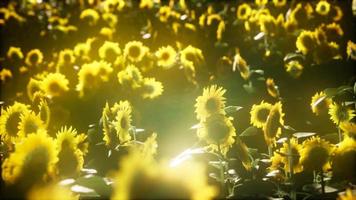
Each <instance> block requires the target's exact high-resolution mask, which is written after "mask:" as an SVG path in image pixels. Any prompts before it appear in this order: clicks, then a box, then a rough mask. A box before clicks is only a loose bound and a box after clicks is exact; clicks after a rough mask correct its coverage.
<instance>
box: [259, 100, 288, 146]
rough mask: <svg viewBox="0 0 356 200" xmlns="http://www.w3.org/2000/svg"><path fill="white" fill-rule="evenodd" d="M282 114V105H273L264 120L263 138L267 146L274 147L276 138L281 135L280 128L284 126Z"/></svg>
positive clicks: (279, 103)
mask: <svg viewBox="0 0 356 200" xmlns="http://www.w3.org/2000/svg"><path fill="white" fill-rule="evenodd" d="M283 117H284V113H283V111H282V103H281V102H278V103H275V104H274V105H273V106H272V108H271V110H270V112H269V114H268V117H267V120H266V123H265V124H264V126H263V133H264V138H265V141H266V143H267V145H268V146H271V145H274V144H275V141H276V138H278V137H279V135H280V134H281V132H282V130H281V126H283V125H284V120H283Z"/></svg>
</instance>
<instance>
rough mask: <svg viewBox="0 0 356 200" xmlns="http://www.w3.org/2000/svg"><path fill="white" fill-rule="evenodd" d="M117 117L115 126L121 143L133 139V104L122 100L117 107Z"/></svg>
mask: <svg viewBox="0 0 356 200" xmlns="http://www.w3.org/2000/svg"><path fill="white" fill-rule="evenodd" d="M115 110H116V117H115V121H114V126H115V129H116V134H117V135H118V137H119V141H120V143H121V144H123V143H125V142H128V141H130V140H131V136H130V132H129V131H130V128H131V122H132V119H131V110H132V109H131V106H130V103H129V102H128V101H120V102H119V104H117V106H116V108H115Z"/></svg>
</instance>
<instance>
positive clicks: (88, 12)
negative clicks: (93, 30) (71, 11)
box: [80, 8, 100, 26]
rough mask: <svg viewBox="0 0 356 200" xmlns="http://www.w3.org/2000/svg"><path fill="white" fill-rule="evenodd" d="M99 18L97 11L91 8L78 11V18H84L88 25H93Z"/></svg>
mask: <svg viewBox="0 0 356 200" xmlns="http://www.w3.org/2000/svg"><path fill="white" fill-rule="evenodd" d="M99 18H100V15H99V13H98V12H97V11H96V10H94V9H91V8H87V9H85V10H82V12H81V13H80V19H81V20H85V21H86V22H87V23H88V24H89V25H90V26H94V25H95V24H96V23H97V21H98V20H99Z"/></svg>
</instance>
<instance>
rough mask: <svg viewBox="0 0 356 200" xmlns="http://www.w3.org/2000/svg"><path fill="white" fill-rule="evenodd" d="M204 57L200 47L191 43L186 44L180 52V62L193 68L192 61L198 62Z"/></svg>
mask: <svg viewBox="0 0 356 200" xmlns="http://www.w3.org/2000/svg"><path fill="white" fill-rule="evenodd" d="M203 59H204V56H203V53H202V51H201V50H200V49H198V48H196V47H193V46H191V45H189V46H187V47H186V48H184V49H183V50H182V51H181V52H180V62H181V63H182V64H183V66H185V67H192V68H194V63H196V62H200V61H202V60H203Z"/></svg>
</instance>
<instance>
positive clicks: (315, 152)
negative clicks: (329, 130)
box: [300, 136, 333, 171]
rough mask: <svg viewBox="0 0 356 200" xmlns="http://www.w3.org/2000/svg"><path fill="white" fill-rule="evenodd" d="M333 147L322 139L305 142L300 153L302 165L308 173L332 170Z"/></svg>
mask: <svg viewBox="0 0 356 200" xmlns="http://www.w3.org/2000/svg"><path fill="white" fill-rule="evenodd" d="M332 152H333V146H332V145H331V144H330V143H329V142H327V141H326V140H324V139H321V138H320V137H314V136H313V137H312V138H309V139H307V140H305V141H304V142H303V144H302V149H301V151H300V163H301V164H302V166H303V170H306V171H314V170H316V171H320V170H323V171H326V170H328V169H329V168H330V162H329V160H330V155H331V153H332Z"/></svg>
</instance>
